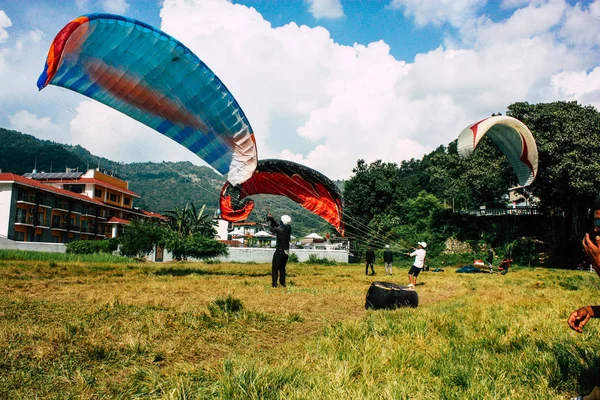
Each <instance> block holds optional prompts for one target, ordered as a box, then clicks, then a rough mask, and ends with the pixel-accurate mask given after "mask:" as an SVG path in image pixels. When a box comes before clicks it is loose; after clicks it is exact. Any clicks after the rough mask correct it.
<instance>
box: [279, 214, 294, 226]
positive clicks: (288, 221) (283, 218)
mask: <svg viewBox="0 0 600 400" xmlns="http://www.w3.org/2000/svg"><path fill="white" fill-rule="evenodd" d="M281 222H283V223H284V224H286V225H289V224H291V223H292V217H290V216H289V215H282V216H281Z"/></svg>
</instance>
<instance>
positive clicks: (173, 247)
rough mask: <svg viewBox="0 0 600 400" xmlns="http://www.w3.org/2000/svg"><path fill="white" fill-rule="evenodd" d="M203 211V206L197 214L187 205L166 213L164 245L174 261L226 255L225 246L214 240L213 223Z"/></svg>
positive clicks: (194, 208)
mask: <svg viewBox="0 0 600 400" xmlns="http://www.w3.org/2000/svg"><path fill="white" fill-rule="evenodd" d="M204 210H205V206H202V208H201V209H200V211H199V212H197V211H196V206H194V204H193V203H187V204H186V205H185V207H184V208H182V209H180V208H179V207H176V208H175V210H173V211H169V212H167V213H166V214H167V218H168V220H167V222H166V226H167V228H168V231H167V234H166V235H165V236H164V243H165V247H166V248H167V250H169V251H170V252H172V253H173V257H175V259H177V260H182V259H183V260H185V259H187V258H188V257H194V258H204V257H215V256H217V255H219V254H226V253H227V246H225V245H224V244H223V243H220V242H218V241H217V240H215V236H216V234H217V231H216V229H215V223H214V221H212V220H211V219H209V215H208V214H205V213H204Z"/></svg>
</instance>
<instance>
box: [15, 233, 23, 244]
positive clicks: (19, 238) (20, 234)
mask: <svg viewBox="0 0 600 400" xmlns="http://www.w3.org/2000/svg"><path fill="white" fill-rule="evenodd" d="M15 234H16V237H15V239H16V240H19V241H21V242H23V241H25V232H15Z"/></svg>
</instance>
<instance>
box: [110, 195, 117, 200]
mask: <svg viewBox="0 0 600 400" xmlns="http://www.w3.org/2000/svg"><path fill="white" fill-rule="evenodd" d="M110 201H114V202H116V201H117V195H116V194H114V193H111V194H110Z"/></svg>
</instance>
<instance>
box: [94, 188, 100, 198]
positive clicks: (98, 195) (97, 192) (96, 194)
mask: <svg viewBox="0 0 600 400" xmlns="http://www.w3.org/2000/svg"><path fill="white" fill-rule="evenodd" d="M94 195H95V196H96V197H102V190H100V189H96V191H95V193H94Z"/></svg>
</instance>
